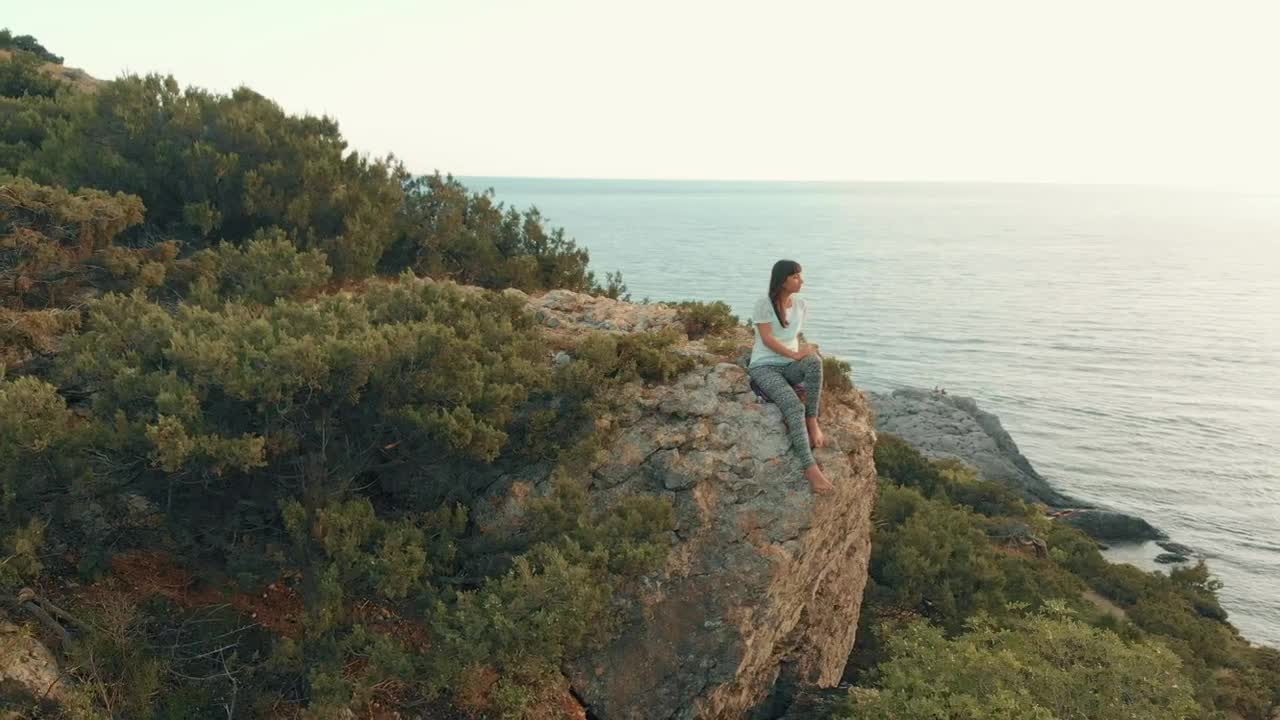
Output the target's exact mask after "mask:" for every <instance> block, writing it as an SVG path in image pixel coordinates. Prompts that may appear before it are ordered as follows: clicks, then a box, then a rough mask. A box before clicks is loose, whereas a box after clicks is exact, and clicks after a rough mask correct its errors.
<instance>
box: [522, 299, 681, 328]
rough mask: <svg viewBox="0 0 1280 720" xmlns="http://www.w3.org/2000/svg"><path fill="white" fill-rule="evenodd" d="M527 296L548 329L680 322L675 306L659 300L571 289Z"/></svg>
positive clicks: (662, 326) (666, 324)
mask: <svg viewBox="0 0 1280 720" xmlns="http://www.w3.org/2000/svg"><path fill="white" fill-rule="evenodd" d="M516 292H519V291H516ZM508 294H512V293H510V291H508ZM521 294H522V295H523V293H521ZM526 298H527V302H528V304H529V309H530V310H531V311H532V312H533V314H534V317H536V318H538V320H539V321H541V322H542V324H543V325H545V326H547V327H549V328H567V329H578V330H604V331H612V332H643V331H648V330H661V329H664V328H667V327H675V326H678V325H679V321H678V320H676V309H675V308H672V307H668V306H666V305H663V304H660V303H659V304H637V303H629V302H624V301H622V300H611V299H609V298H607V297H598V296H595V295H587V294H586V293H577V292H573V291H571V290H551V291H549V292H546V293H544V294H542V295H539V296H537V297H529V296H526Z"/></svg>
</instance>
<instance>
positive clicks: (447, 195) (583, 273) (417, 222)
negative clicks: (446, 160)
mask: <svg viewBox="0 0 1280 720" xmlns="http://www.w3.org/2000/svg"><path fill="white" fill-rule="evenodd" d="M587 260H588V254H587V251H586V250H583V249H580V248H579V247H578V246H577V245H576V244H575V243H574V242H573V240H571V239H569V238H567V237H566V236H565V234H564V230H562V229H555V230H552V231H550V232H548V231H547V229H546V228H545V227H544V225H543V221H542V216H541V215H540V214H539V213H538V211H537V209H534V208H531V209H529V210H526V211H525V212H523V213H521V212H519V211H517V210H516V209H514V208H504V206H503V205H502V204H501V203H496V202H494V199H493V191H492V190H490V191H486V192H477V193H473V192H470V191H468V190H467V188H466V187H465V186H463V185H462V183H460V182H458V181H457V180H455V179H454V178H453V177H452V176H445V177H442V176H441V175H440V174H439V173H436V174H433V175H426V176H423V177H418V178H413V179H411V180H407V181H406V182H405V191H404V210H403V214H402V216H401V219H400V222H399V228H398V234H397V237H396V240H395V241H394V243H393V244H392V246H391V248H390V250H389V251H388V253H387V256H386V257H385V258H383V264H382V267H383V269H384V271H389V272H399V271H401V270H404V269H410V270H413V271H414V272H415V273H418V274H421V275H430V276H433V277H442V278H450V279H453V280H456V281H457V282H460V283H464V284H467V285H479V286H481V287H489V288H498V287H516V288H521V289H524V290H545V289H548V288H565V289H569V290H576V291H580V292H581V291H586V290H590V289H592V287H593V284H594V280H593V278H592V276H591V274H590V273H588V272H587V269H586V268H587ZM610 281H611V283H612V281H613V277H612V276H611V277H610ZM617 282H618V283H621V276H618V277H617Z"/></svg>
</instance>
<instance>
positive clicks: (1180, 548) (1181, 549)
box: [1156, 540, 1196, 557]
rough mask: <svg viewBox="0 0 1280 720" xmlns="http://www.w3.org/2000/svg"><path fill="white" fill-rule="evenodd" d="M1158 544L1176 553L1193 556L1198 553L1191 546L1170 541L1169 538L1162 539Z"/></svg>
mask: <svg viewBox="0 0 1280 720" xmlns="http://www.w3.org/2000/svg"><path fill="white" fill-rule="evenodd" d="M1156 545H1159V546H1160V547H1161V548H1164V549H1165V550H1167V551H1169V552H1170V553H1172V554H1174V555H1183V556H1186V557H1191V556H1192V555H1195V554H1196V551H1195V550H1194V549H1192V548H1191V546H1189V545H1183V544H1182V543H1176V542H1170V541H1169V540H1160V541H1159V542H1157V543H1156Z"/></svg>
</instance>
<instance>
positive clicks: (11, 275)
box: [0, 178, 142, 307]
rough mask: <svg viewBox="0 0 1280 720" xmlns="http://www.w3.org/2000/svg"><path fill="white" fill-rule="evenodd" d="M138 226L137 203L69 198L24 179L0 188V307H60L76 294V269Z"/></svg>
mask: <svg viewBox="0 0 1280 720" xmlns="http://www.w3.org/2000/svg"><path fill="white" fill-rule="evenodd" d="M140 222H142V203H141V202H140V201H139V200H138V198H137V197H133V196H130V195H124V194H122V193H116V194H114V195H112V194H110V193H106V192H102V191H100V190H89V189H86V190H80V191H78V192H74V193H72V192H70V191H68V190H65V189H63V188H60V187H50V186H46V185H39V184H36V183H34V182H31V181H30V180H27V179H25V178H12V179H9V180H7V181H5V182H4V183H3V184H0V283H2V286H0V301H3V302H4V303H5V304H7V305H9V306H11V307H25V306H28V305H31V304H35V305H37V306H49V305H57V304H59V300H60V299H61V298H62V297H63V294H64V293H63V289H64V288H67V289H68V292H70V291H72V290H75V289H77V287H78V286H79V284H80V283H81V282H82V280H83V278H82V274H83V269H82V268H81V267H80V266H79V263H80V262H81V261H83V260H85V259H87V258H89V257H90V256H92V255H93V254H94V253H95V252H99V251H101V250H105V249H106V248H108V247H109V246H110V245H111V243H112V241H113V240H114V239H115V238H116V236H118V235H119V234H120V233H121V232H123V231H124V230H126V229H127V228H129V227H131V226H133V225H137V224H138V223H140Z"/></svg>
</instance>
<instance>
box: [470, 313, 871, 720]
mask: <svg viewBox="0 0 1280 720" xmlns="http://www.w3.org/2000/svg"><path fill="white" fill-rule="evenodd" d="M508 292H511V291H508ZM529 302H530V304H531V306H532V309H533V310H534V311H535V312H536V313H537V314H538V317H540V318H541V319H542V320H543V322H544V323H545V324H547V325H548V327H550V328H553V329H554V332H557V333H582V332H585V331H588V330H592V329H596V330H604V331H613V332H627V331H631V330H635V329H661V328H663V327H667V326H670V325H672V324H673V323H675V311H674V310H672V309H670V308H667V307H665V306H661V305H633V304H629V303H621V302H616V301H611V300H607V299H604V298H592V297H590V296H585V295H577V294H574V293H566V292H564V291H556V292H551V293H547V294H546V295H543V296H541V297H538V298H533V299H530V300H529ZM738 333H739V337H738V338H737V339H739V340H741V341H742V344H745V343H746V342H747V341H748V337H747V331H746V330H745V329H743V330H739V331H738ZM570 352H571V351H570ZM679 352H683V353H686V354H690V355H694V356H696V357H698V358H699V359H700V363H699V365H698V366H697V367H696V368H695V369H693V370H691V371H689V372H687V373H685V374H684V375H683V376H682V377H680V378H678V379H677V380H676V381H675V382H673V383H671V384H668V385H655V386H647V387H641V386H639V385H635V386H631V387H629V388H628V389H627V390H626V393H627V394H628V396H627V397H625V398H621V400H622V401H621V402H619V403H618V407H620V408H621V410H619V411H618V413H617V414H616V415H615V416H614V417H612V418H611V419H610V421H609V423H608V424H609V427H610V428H611V430H609V437H610V440H609V442H608V446H607V448H606V450H605V451H604V452H603V453H601V454H600V457H599V458H598V460H597V462H596V463H595V466H594V467H593V468H591V471H590V474H589V478H588V479H586V480H584V482H586V483H587V484H588V486H589V490H590V498H591V502H592V503H593V504H594V505H595V506H596V507H597V508H605V507H609V506H610V505H612V504H613V503H616V502H618V501H619V500H620V499H621V498H623V497H625V496H628V495H631V494H636V493H645V494H653V495H659V496H663V497H667V498H670V500H671V502H672V504H673V506H674V508H675V514H676V522H677V525H676V528H675V533H674V535H675V537H674V538H673V549H672V551H671V553H670V555H669V557H668V561H667V564H666V567H665V568H664V569H663V570H662V571H661V572H659V573H657V574H655V575H654V576H652V577H648V578H645V579H644V581H643V582H642V583H640V584H639V587H638V588H636V589H635V591H634V592H631V593H629V595H628V597H627V598H626V608H627V609H626V610H625V612H626V615H627V620H626V622H625V623H624V626H623V628H622V630H621V633H620V634H619V635H618V636H617V637H615V638H614V639H613V640H612V641H611V642H610V643H609V644H608V645H606V646H605V647H603V648H602V649H599V650H598V651H595V652H592V653H590V654H588V655H586V656H584V657H581V658H579V659H578V660H577V661H576V662H575V663H574V664H573V666H572V667H571V668H569V675H570V680H571V682H572V685H573V688H574V691H575V694H576V695H577V696H578V697H579V698H580V699H581V700H582V702H583V703H584V704H585V705H586V707H587V710H588V712H589V713H590V715H591V716H592V717H597V718H601V719H602V720H616V719H622V718H626V719H630V718H637V719H638V718H645V719H657V718H672V719H677V718H679V719H684V718H726V719H727V718H741V717H744V716H746V715H747V714H748V713H749V712H750V710H751V708H753V707H756V706H758V705H760V704H762V703H765V702H766V701H769V700H770V695H771V693H773V691H774V688H775V686H777V687H779V688H786V689H788V690H786V691H787V692H789V689H790V688H803V687H831V686H834V685H835V684H836V683H837V682H839V680H840V676H841V673H842V671H843V668H844V665H845V661H846V660H847V658H848V655H849V651H850V649H851V647H852V645H853V640H854V632H855V630H856V627H857V619H858V611H859V607H860V604H861V600H862V591H863V586H864V585H865V583H866V578H867V561H868V559H869V556H870V529H871V527H870V516H871V509H872V506H873V504H874V499H875V488H876V483H875V468H874V463H873V450H874V445H875V432H874V430H873V428H872V426H871V418H870V414H869V411H868V406H867V403H866V400H865V398H863V396H862V395H861V394H860V393H857V392H856V391H855V392H850V393H846V394H843V395H842V396H838V397H833V396H828V397H826V398H825V399H826V405H825V408H824V411H823V414H822V423H823V427H824V429H825V430H826V433H827V437H828V440H829V446H828V447H827V448H823V449H820V450H819V451H817V458H818V460H819V462H820V463H821V464H822V466H823V468H824V469H825V471H826V473H827V475H828V476H829V477H830V478H831V480H832V482H833V483H834V484H835V485H836V487H837V491H836V492H835V493H832V494H830V495H826V496H820V497H815V496H814V495H813V494H811V492H810V491H809V489H808V486H807V484H806V482H805V481H804V479H803V477H802V470H803V468H801V467H800V466H799V463H798V462H797V461H796V460H795V459H794V457H793V454H792V453H791V452H790V450H789V447H788V443H787V438H786V435H785V434H784V430H783V422H782V417H781V413H780V412H779V411H778V409H777V408H776V407H774V406H773V405H770V404H762V403H761V402H760V401H759V400H758V399H757V398H756V397H755V395H754V394H753V393H752V392H751V391H750V389H749V385H748V380H747V377H746V372H745V370H743V368H741V367H740V366H739V365H737V364H735V363H730V362H721V361H719V360H720V358H719V357H718V356H713V355H712V354H710V353H708V352H706V351H705V349H704V346H703V345H702V343H700V342H691V343H688V344H686V345H684V346H683V347H680V348H679ZM549 489H550V482H549V480H548V478H547V477H545V475H544V474H542V475H540V474H539V473H536V472H531V471H525V472H521V473H518V474H513V475H511V476H508V477H503V478H501V479H500V480H499V481H498V482H497V483H495V485H494V486H493V487H492V488H491V489H490V492H489V495H488V498H487V500H488V501H487V502H483V503H480V504H479V506H478V507H477V508H476V511H475V515H474V517H475V519H476V521H477V522H478V523H480V524H481V526H482V527H492V528H493V529H495V530H499V531H502V530H503V529H504V526H508V527H509V524H510V523H518V522H519V518H520V515H521V508H522V507H523V505H524V504H526V503H527V499H528V498H529V497H531V496H538V495H542V494H545V493H546V492H548V491H549Z"/></svg>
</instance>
